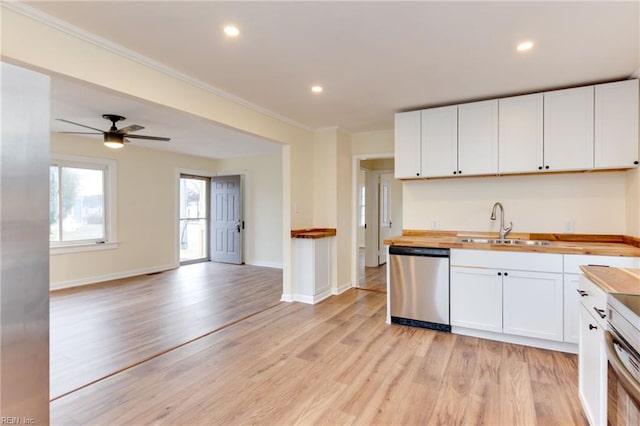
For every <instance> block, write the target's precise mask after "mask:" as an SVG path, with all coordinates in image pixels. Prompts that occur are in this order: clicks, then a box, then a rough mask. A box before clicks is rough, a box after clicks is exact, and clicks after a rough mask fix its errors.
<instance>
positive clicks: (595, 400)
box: [578, 305, 607, 425]
mask: <svg viewBox="0 0 640 426" xmlns="http://www.w3.org/2000/svg"><path fill="white" fill-rule="evenodd" d="M604 345H605V342H604V330H602V327H601V326H600V325H598V323H597V321H596V320H595V319H594V318H593V317H592V316H591V313H590V312H589V311H588V310H587V308H585V307H584V306H583V305H580V349H579V350H578V393H579V395H580V401H581V402H582V406H583V408H584V411H585V413H586V415H587V419H588V420H589V424H592V425H606V424H607V405H606V404H607V398H606V397H607V357H606V354H605V349H604Z"/></svg>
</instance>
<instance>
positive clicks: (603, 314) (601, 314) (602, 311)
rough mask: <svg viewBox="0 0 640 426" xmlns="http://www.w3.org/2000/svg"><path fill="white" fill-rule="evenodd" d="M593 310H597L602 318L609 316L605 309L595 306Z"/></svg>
mask: <svg viewBox="0 0 640 426" xmlns="http://www.w3.org/2000/svg"><path fill="white" fill-rule="evenodd" d="M593 310H594V311H596V312H597V313H598V315H600V318H602V319H605V318H606V317H607V316H606V315H605V313H604V309H598V308H596V307H595V306H594V307H593Z"/></svg>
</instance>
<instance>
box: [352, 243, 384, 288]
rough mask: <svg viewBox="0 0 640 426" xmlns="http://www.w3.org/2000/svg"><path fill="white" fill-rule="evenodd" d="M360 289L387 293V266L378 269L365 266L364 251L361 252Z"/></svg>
mask: <svg viewBox="0 0 640 426" xmlns="http://www.w3.org/2000/svg"><path fill="white" fill-rule="evenodd" d="M359 262H360V263H359V267H360V270H359V287H360V288H361V289H363V290H371V291H379V292H382V293H386V292H387V264H384V265H381V266H378V267H367V266H364V249H362V248H361V249H360V251H359Z"/></svg>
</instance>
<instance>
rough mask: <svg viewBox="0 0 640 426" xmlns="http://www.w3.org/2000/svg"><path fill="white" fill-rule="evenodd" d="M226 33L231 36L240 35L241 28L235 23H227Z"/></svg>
mask: <svg viewBox="0 0 640 426" xmlns="http://www.w3.org/2000/svg"><path fill="white" fill-rule="evenodd" d="M224 33H225V34H226V35H228V36H229V37H238V36H239V35H240V30H239V29H238V27H236V26H235V25H227V26H225V27H224Z"/></svg>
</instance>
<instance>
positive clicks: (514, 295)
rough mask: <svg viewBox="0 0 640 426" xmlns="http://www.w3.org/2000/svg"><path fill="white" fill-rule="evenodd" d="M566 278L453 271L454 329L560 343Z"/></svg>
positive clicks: (452, 308)
mask: <svg viewBox="0 0 640 426" xmlns="http://www.w3.org/2000/svg"><path fill="white" fill-rule="evenodd" d="M562 291H563V290H562V275H560V274H553V273H544V272H526V271H513V270H501V269H483V268H467V267H452V268H451V325H452V326H457V327H466V328H471V329H475V330H485V331H492V332H496V333H507V334H513V335H516V336H525V337H534V338H538V339H546V340H555V341H562V338H563V318H562V316H563V305H562V300H563V295H562Z"/></svg>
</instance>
